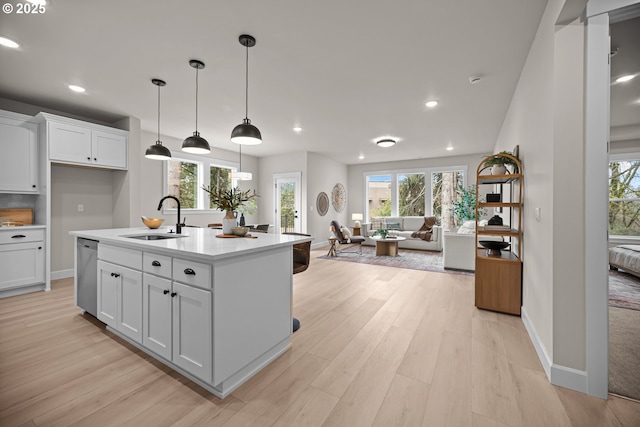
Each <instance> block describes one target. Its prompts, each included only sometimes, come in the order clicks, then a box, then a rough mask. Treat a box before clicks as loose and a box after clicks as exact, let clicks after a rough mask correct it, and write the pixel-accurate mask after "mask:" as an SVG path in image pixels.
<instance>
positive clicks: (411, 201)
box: [398, 173, 425, 216]
mask: <svg viewBox="0 0 640 427" xmlns="http://www.w3.org/2000/svg"><path fill="white" fill-rule="evenodd" d="M424 196H425V182H424V173H411V174H402V175H398V208H399V212H400V216H424V214H425V213H424V204H425V202H424Z"/></svg>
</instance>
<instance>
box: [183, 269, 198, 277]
mask: <svg viewBox="0 0 640 427" xmlns="http://www.w3.org/2000/svg"><path fill="white" fill-rule="evenodd" d="M184 274H188V275H190V276H195V275H196V272H195V271H193V269H191V268H185V269H184Z"/></svg>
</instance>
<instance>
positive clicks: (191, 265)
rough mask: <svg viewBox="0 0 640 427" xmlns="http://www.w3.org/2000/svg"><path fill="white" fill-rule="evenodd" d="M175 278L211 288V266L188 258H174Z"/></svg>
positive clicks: (186, 282) (182, 281) (188, 283)
mask: <svg viewBox="0 0 640 427" xmlns="http://www.w3.org/2000/svg"><path fill="white" fill-rule="evenodd" d="M173 280H176V281H178V282H181V283H185V284H187V285H193V286H198V287H200V288H205V289H211V266H210V265H209V264H204V263H200V262H195V261H190V260H186V259H179V258H174V259H173Z"/></svg>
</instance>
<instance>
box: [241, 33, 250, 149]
mask: <svg viewBox="0 0 640 427" xmlns="http://www.w3.org/2000/svg"><path fill="white" fill-rule="evenodd" d="M245 47H246V48H247V60H246V61H245V92H244V93H245V97H244V118H245V119H249V43H247V44H246V45H245ZM240 145H242V144H240Z"/></svg>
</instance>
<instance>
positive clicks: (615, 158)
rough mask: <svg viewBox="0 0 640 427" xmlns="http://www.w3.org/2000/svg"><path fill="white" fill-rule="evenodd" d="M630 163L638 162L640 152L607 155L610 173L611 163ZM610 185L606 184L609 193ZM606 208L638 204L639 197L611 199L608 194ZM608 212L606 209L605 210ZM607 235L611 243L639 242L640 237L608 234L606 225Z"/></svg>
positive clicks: (608, 229)
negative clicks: (610, 204)
mask: <svg viewBox="0 0 640 427" xmlns="http://www.w3.org/2000/svg"><path fill="white" fill-rule="evenodd" d="M632 161H640V152H639V151H634V152H629V153H615V154H609V163H608V164H607V170H608V171H610V170H611V163H612V162H618V163H619V162H632ZM610 185H611V184H610V183H609V184H608V189H609V191H610V189H611V187H610ZM607 199H608V200H607V208H608V206H609V205H608V203H610V202H640V197H634V198H613V199H612V198H611V194H610V193H608V194H607ZM607 210H608V209H607ZM607 233H608V235H609V240H610V241H612V242H615V241H620V242H623V241H626V240H634V241H637V240H640V236H633V235H629V234H610V224H607Z"/></svg>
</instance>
